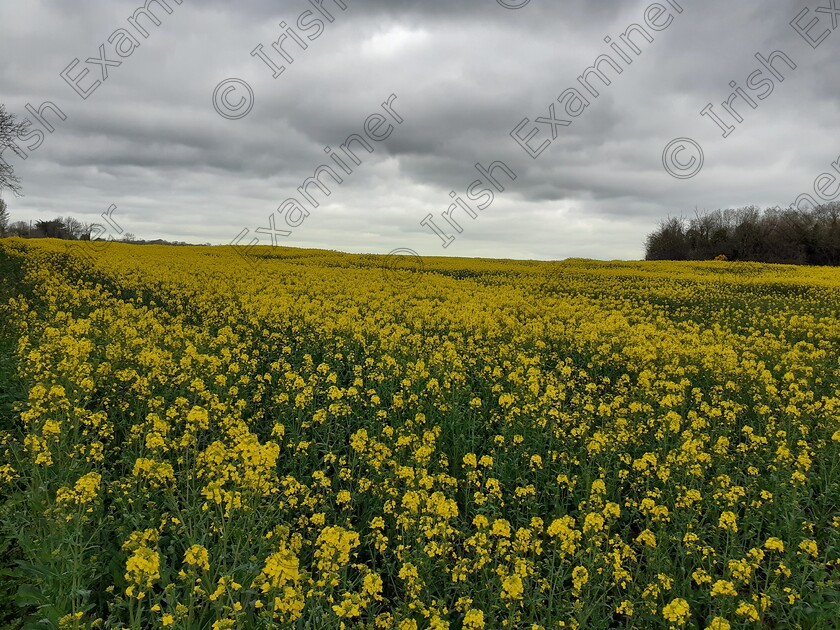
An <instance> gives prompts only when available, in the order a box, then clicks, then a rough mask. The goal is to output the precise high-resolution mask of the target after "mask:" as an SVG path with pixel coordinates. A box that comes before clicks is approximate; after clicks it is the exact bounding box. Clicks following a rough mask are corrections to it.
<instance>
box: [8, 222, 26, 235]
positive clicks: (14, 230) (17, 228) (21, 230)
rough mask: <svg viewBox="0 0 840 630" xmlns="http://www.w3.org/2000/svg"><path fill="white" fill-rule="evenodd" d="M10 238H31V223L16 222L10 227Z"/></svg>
mask: <svg viewBox="0 0 840 630" xmlns="http://www.w3.org/2000/svg"><path fill="white" fill-rule="evenodd" d="M8 232H9V236H29V223H27V222H26V221H15V222H14V223H12V224H11V225H10V226H9V229H8Z"/></svg>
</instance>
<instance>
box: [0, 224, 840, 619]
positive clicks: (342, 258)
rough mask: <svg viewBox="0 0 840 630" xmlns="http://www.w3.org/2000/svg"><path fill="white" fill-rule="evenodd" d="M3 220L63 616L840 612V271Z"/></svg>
mask: <svg viewBox="0 0 840 630" xmlns="http://www.w3.org/2000/svg"><path fill="white" fill-rule="evenodd" d="M89 253H90V252H89V251H87V250H85V249H84V247H83V245H82V244H79V243H75V244H71V245H70V246H68V243H66V242H62V241H55V240H30V241H24V240H21V239H6V240H3V241H0V256H2V257H3V258H4V259H5V260H6V261H7V268H9V269H17V270H18V271H17V272H16V273H17V276H16V277H15V280H14V282H13V283H12V284H9V283H7V287H6V290H7V294H8V296H7V297H8V298H9V299H8V304H6V305H5V306H3V307H2V313H0V318H2V320H3V322H4V323H3V325H2V327H0V330H1V331H2V332H3V333H4V334H5V335H6V337H8V338H9V339H12V340H14V344H15V345H14V352H13V354H14V357H13V358H14V366H15V367H14V374H13V375H12V376H10V378H9V381H10V384H9V385H8V386H7V387H4V390H3V391H4V392H5V393H6V394H5V395H7V396H8V395H9V392H19V396H17V398H16V399H15V400H16V402H15V403H14V413H12V414H10V417H9V418H5V419H4V424H3V426H2V429H3V430H2V432H0V492H2V495H3V497H4V498H3V509H2V512H0V518H2V521H3V525H4V527H5V531H4V536H6V537H8V538H9V539H10V540H13V541H14V544H15V548H16V549H17V550H18V551H17V552H16V553H18V554H19V556H20V563H19V564H20V567H21V568H20V570H19V571H17V572H15V573H14V575H15V576H16V577H15V578H14V579H15V580H16V581H17V582H18V583H19V585H20V592H21V595H20V596H19V599H20V605H21V606H22V607H23V609H26V610H27V611H28V614H31V615H32V617H31V619H32V620H37V619H39V618H43V619H46V620H48V621H49V622H50V623H51V624H53V625H55V626H60V627H62V628H110V627H131V628H160V627H163V628H212V629H213V630H222V629H227V628H268V627H284V628H300V629H304V628H309V629H313V630H315V629H321V628H382V629H399V630H422V629H425V628H433V629H436V630H438V629H446V628H450V629H452V630H461V629H463V630H475V629H480V628H488V629H495V628H517V629H525V630H541V629H549V628H551V629H554V628H581V629H587V630H588V629H591V628H594V629H600V628H604V629H606V628H677V629H682V628H700V629H706V628H709V629H713V630H727V629H735V628H759V627H772V628H795V627H802V628H832V627H837V626H836V624H837V619H838V617H840V613H838V611H840V358H839V357H840V319H838V312H837V308H838V305H839V304H840V271H838V270H834V269H822V268H806V267H788V266H773V265H758V264H740V265H738V264H733V263H727V262H706V263H664V262H663V263H654V262H614V263H605V262H594V261H584V260H568V261H564V262H554V263H547V262H527V261H493V260H480V259H472V260H467V259H451V258H449V259H447V258H435V259H430V260H426V261H425V265H424V266H423V268H422V269H421V270H419V271H416V272H387V273H386V272H384V271H383V268H382V267H383V264H384V263H385V260H384V257H380V256H372V255H371V256H361V255H349V254H340V253H335V252H327V251H317V250H299V249H288V248H257V249H256V253H257V255H258V256H259V261H260V264H259V266H258V267H256V268H254V267H252V266H251V265H249V264H248V263H247V262H246V261H244V260H243V259H242V258H241V257H240V256H239V255H238V254H237V253H236V252H235V251H233V249H232V248H230V247H165V246H137V245H127V244H120V243H113V244H110V245H109V246H108V247H106V248H102V249H101V250H97V251H96V253H95V256H93V259H92V260H91V258H90V257H89V256H88V254H89Z"/></svg>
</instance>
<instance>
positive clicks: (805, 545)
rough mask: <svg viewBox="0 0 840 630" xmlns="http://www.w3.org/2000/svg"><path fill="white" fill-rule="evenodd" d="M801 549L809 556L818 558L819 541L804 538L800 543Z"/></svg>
mask: <svg viewBox="0 0 840 630" xmlns="http://www.w3.org/2000/svg"><path fill="white" fill-rule="evenodd" d="M799 550H800V551H801V552H802V553H806V554H808V555H809V556H811V557H813V558H816V557H817V555H818V549H817V541H816V540H803V541H802V542H801V543H799Z"/></svg>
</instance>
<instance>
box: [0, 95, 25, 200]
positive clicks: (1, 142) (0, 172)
mask: <svg viewBox="0 0 840 630" xmlns="http://www.w3.org/2000/svg"><path fill="white" fill-rule="evenodd" d="M23 128H24V124H23V123H19V122H17V120H16V119H15V117H14V115H12V114H9V113H8V112H7V111H6V108H5V106H4V105H3V104H2V103H0V192H2V191H3V190H4V189H6V190H11V191H12V192H13V193H14V194H16V195H18V194H20V181H19V180H18V178H17V177H16V176H15V172H14V170H13V169H12V167H11V165H10V164H9V163H8V160H4V159H3V153H4V152H9V151H15V150H16V148H15V145H14V141H15V140H16V139H17V137H18V133H20V132H21V131H22V130H23Z"/></svg>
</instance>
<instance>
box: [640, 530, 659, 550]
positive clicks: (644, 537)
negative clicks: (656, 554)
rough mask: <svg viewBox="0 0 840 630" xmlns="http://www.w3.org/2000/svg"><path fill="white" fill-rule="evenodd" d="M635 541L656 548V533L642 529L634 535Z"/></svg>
mask: <svg viewBox="0 0 840 630" xmlns="http://www.w3.org/2000/svg"><path fill="white" fill-rule="evenodd" d="M636 542H637V543H640V544H642V545H645V546H646V547H650V548H651V549H656V535H655V534H654V533H653V532H652V531H650V530H649V529H646V530H644V531H643V532H642V533H641V534H639V535H638V536H636Z"/></svg>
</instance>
